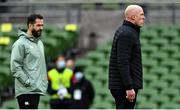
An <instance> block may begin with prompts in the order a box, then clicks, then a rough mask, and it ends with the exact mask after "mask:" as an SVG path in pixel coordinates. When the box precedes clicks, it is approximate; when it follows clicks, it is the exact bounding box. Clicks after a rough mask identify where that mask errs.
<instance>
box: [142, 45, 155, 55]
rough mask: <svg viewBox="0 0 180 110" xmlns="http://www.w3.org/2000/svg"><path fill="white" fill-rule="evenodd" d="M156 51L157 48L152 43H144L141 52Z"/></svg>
mask: <svg viewBox="0 0 180 110" xmlns="http://www.w3.org/2000/svg"><path fill="white" fill-rule="evenodd" d="M157 51H158V48H157V47H156V46H154V45H148V44H147V45H144V46H142V52H144V53H148V54H149V53H153V52H157Z"/></svg>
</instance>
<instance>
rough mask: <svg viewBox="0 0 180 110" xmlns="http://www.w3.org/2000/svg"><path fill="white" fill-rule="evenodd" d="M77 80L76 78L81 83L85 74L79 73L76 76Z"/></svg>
mask: <svg viewBox="0 0 180 110" xmlns="http://www.w3.org/2000/svg"><path fill="white" fill-rule="evenodd" d="M75 78H76V79H77V80H78V81H80V80H81V79H82V78H83V73H82V72H77V73H76V74H75Z"/></svg>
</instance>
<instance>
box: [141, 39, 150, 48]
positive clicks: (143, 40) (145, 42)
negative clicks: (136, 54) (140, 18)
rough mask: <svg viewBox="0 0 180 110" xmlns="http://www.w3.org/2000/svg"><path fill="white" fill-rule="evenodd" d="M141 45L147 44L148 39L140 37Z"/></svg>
mask: <svg viewBox="0 0 180 110" xmlns="http://www.w3.org/2000/svg"><path fill="white" fill-rule="evenodd" d="M140 42H141V46H144V45H147V44H148V40H147V39H146V38H140Z"/></svg>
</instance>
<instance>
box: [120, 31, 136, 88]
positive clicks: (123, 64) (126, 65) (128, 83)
mask: <svg viewBox="0 0 180 110" xmlns="http://www.w3.org/2000/svg"><path fill="white" fill-rule="evenodd" d="M132 47H133V38H132V36H129V35H125V34H123V35H119V36H118V40H117V64H118V72H119V74H120V76H121V80H122V83H123V85H124V86H125V89H126V90H130V89H132V88H133V82H132V78H131V73H130V57H131V54H132V53H131V50H132Z"/></svg>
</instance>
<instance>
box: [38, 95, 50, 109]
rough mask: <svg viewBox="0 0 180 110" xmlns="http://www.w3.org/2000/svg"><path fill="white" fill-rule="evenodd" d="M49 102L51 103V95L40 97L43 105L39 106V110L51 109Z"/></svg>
mask: <svg viewBox="0 0 180 110" xmlns="http://www.w3.org/2000/svg"><path fill="white" fill-rule="evenodd" d="M49 101H50V96H49V95H45V96H41V97H40V102H41V105H39V107H38V108H41V109H48V108H49Z"/></svg>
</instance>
